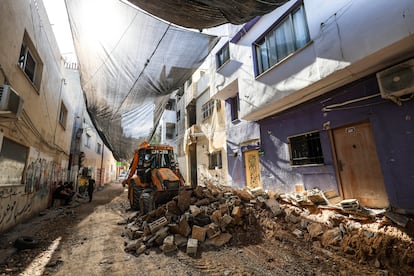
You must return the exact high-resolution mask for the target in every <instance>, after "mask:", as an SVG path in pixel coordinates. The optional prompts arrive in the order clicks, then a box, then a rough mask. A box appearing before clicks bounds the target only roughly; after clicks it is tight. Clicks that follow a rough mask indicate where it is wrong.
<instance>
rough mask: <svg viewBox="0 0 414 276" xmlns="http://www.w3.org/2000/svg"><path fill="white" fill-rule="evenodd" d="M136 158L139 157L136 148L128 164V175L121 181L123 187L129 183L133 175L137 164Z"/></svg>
mask: <svg viewBox="0 0 414 276" xmlns="http://www.w3.org/2000/svg"><path fill="white" fill-rule="evenodd" d="M138 159H139V154H138V150H137V149H136V150H135V153H134V157H133V158H132V161H131V164H130V165H129V169H128V170H129V173H128V176H127V177H126V178H125V179H124V180H123V181H122V186H123V187H125V185H126V184H128V183H129V181H130V179H131V178H132V176H134V174H135V171H136V170H137V166H138Z"/></svg>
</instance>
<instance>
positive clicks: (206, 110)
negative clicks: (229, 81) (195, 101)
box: [201, 100, 214, 119]
mask: <svg viewBox="0 0 414 276" xmlns="http://www.w3.org/2000/svg"><path fill="white" fill-rule="evenodd" d="M213 111H214V100H210V101H208V102H207V103H205V104H203V106H202V107H201V112H202V113H203V119H207V118H208V117H210V116H211V115H212V114H213Z"/></svg>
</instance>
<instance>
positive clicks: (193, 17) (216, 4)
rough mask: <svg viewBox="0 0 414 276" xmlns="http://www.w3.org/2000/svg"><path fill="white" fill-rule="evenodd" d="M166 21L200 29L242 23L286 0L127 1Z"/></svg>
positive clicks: (271, 9)
mask: <svg viewBox="0 0 414 276" xmlns="http://www.w3.org/2000/svg"><path fill="white" fill-rule="evenodd" d="M128 1H129V2H131V3H133V4H135V5H137V6H138V7H140V8H141V9H143V10H146V11H148V12H149V13H151V14H153V15H156V16H158V17H160V18H162V19H164V20H166V21H168V22H172V23H174V24H177V25H180V26H184V27H187V28H196V29H204V28H211V27H215V26H218V25H221V24H225V23H232V24H236V25H239V24H242V23H246V22H247V21H249V20H250V19H252V18H254V17H256V16H260V15H263V14H266V13H269V12H271V11H273V10H274V9H275V8H277V7H279V6H281V5H283V4H284V3H286V2H287V1H288V0H243V1H240V0H151V1H148V0H128Z"/></svg>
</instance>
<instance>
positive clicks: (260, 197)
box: [256, 196, 266, 206]
mask: <svg viewBox="0 0 414 276" xmlns="http://www.w3.org/2000/svg"><path fill="white" fill-rule="evenodd" d="M256 200H257V202H258V203H259V204H260V206H262V205H263V204H264V203H265V202H266V199H265V198H264V197H262V196H258V197H257V198H256Z"/></svg>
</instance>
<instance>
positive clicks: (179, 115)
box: [177, 110, 181, 122]
mask: <svg viewBox="0 0 414 276" xmlns="http://www.w3.org/2000/svg"><path fill="white" fill-rule="evenodd" d="M180 120H181V110H178V111H177V122H179V121H180Z"/></svg>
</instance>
